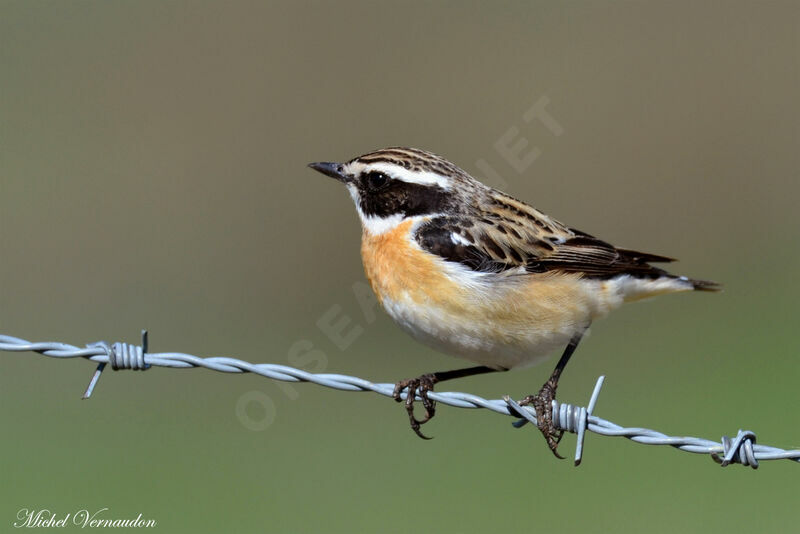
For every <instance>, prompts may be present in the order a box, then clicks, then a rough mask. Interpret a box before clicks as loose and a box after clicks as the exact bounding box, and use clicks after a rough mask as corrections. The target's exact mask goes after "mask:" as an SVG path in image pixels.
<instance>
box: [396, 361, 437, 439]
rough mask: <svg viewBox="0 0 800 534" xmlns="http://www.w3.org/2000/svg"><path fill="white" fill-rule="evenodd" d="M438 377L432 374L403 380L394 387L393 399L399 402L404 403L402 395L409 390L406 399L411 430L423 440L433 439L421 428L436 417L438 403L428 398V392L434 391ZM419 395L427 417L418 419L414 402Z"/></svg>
mask: <svg viewBox="0 0 800 534" xmlns="http://www.w3.org/2000/svg"><path fill="white" fill-rule="evenodd" d="M436 382H437V380H436V377H435V376H434V375H432V374H427V375H422V376H420V377H417V378H409V379H406V380H401V381H399V382H398V383H397V384H395V386H394V391H393V392H392V397H393V398H394V400H396V401H397V402H402V401H403V398H402V397H401V396H400V394H401V393H402V392H403V390H404V389H406V388H407V389H408V392H407V394H406V399H405V405H406V412H408V421H409V423H410V424H411V430H413V431H414V433H415V434H416V435H417V436H419V437H420V438H422V439H432V438H430V437H428V436H426V435H425V434H423V433H422V431H421V430H420V426H421V425H424V424H425V423H427V422H428V421H430V420H431V419H432V418H433V416H434V415H436V401H433V400H431V399H430V398H428V392H429V391H433V386H434V384H436ZM417 395H419V397H420V399H422V407H423V408H425V417H424V418H423V419H421V420H420V419H417V418H416V417H415V416H414V400H415V399H416V397H417Z"/></svg>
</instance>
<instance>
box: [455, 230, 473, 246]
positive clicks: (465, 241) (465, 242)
mask: <svg viewBox="0 0 800 534" xmlns="http://www.w3.org/2000/svg"><path fill="white" fill-rule="evenodd" d="M450 240H451V241H452V242H453V244H454V245H464V246H466V247H470V246H472V243H470V242H469V240H468V239H467V238H465V237H463V236H462V235H460V234H457V233H455V232H452V233H451V234H450Z"/></svg>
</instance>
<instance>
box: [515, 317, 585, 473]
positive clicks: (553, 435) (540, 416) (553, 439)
mask: <svg viewBox="0 0 800 534" xmlns="http://www.w3.org/2000/svg"><path fill="white" fill-rule="evenodd" d="M584 332H585V330H582V331H581V332H580V333H578V334H576V335H575V336H574V337H573V338H572V339H571V340H570V342H569V345H567V348H566V349H564V353H563V354H562V355H561V358H560V359H559V360H558V363H557V364H556V367H555V369H553V373H552V374H551V375H550V378H548V379H547V382H545V383H544V385H542V389H540V390H539V393H537V394H536V395H528V396H527V397H525V398H524V399H522V400H521V401H520V403H519V404H520V406H527V405H533V408H534V410H536V426H537V427H539V430H540V431H541V432H542V435H544V439H545V440H546V441H547V445H548V447H550V450H551V451H553V454H555V455H556V458H560V459H562V460H563V459H564V457H563V456H561V455H560V454H558V444H559V442H560V441H561V437H562V436H563V435H564V431H563V430H557V429H556V427H555V425H553V400H554V399H555V398H556V389H557V388H558V379H559V378H560V377H561V372H562V371H563V370H564V368H565V367H566V366H567V362H569V359H570V357H571V356H572V353H573V352H575V349H576V348H578V343H580V341H581V338H582V337H583V333H584Z"/></svg>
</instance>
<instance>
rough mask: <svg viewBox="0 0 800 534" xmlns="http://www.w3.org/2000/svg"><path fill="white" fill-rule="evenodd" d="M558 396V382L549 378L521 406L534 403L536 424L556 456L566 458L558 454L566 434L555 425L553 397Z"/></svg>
mask: <svg viewBox="0 0 800 534" xmlns="http://www.w3.org/2000/svg"><path fill="white" fill-rule="evenodd" d="M555 398H556V384H554V383H553V381H552V380H548V381H547V382H545V383H544V385H543V386H542V389H540V390H539V393H537V394H536V395H528V396H527V397H525V398H524V399H522V400H521V401H520V403H519V404H520V406H527V405H532V406H533V409H534V410H536V426H538V427H539V430H540V431H541V433H542V435H544V439H545V440H546V441H547V446H548V447H550V450H551V451H553V454H555V455H556V458H560V459H562V460H563V459H564V457H563V456H561V455H560V454H558V444H559V442H560V441H561V438H562V437H563V435H564V431H563V430H558V429H556V427H555V425H553V399H555Z"/></svg>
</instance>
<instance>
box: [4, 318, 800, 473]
mask: <svg viewBox="0 0 800 534" xmlns="http://www.w3.org/2000/svg"><path fill="white" fill-rule="evenodd" d="M0 351H8V352H36V353H39V354H42V355H44V356H48V357H51V358H86V359H88V360H91V361H93V362H96V363H97V364H98V367H97V370H96V371H95V374H94V375H93V376H92V380H91V381H90V383H89V387H88V388H87V390H86V393H85V394H84V397H88V396H90V395H91V394H92V391H93V389H94V387H95V386H96V384H97V381H98V379H99V376H100V374H101V373H102V370H103V368H104V367H105V365H106V364H108V363H111V367H112V368H113V369H115V370H121V369H134V370H144V369H148V368H150V367H151V366H157V367H173V368H181V369H188V368H191V367H204V368H206V369H210V370H212V371H219V372H223V373H254V374H258V375H261V376H264V377H266V378H271V379H273V380H281V381H284V382H310V383H313V384H317V385H319V386H325V387H329V388H333V389H338V390H342V391H372V392H374V393H378V394H379V395H383V396H385V397H390V398H391V397H392V394H393V392H394V384H393V383H377V384H376V383H373V382H370V381H369V380H364V379H363V378H358V377H355V376H347V375H338V374H327V373H320V374H315V373H309V372H307V371H303V370H302V369H296V368H294V367H289V366H287V365H278V364H271V363H262V364H253V363H250V362H246V361H242V360H237V359H235V358H227V357H211V358H199V357H197V356H193V355H191V354H182V353H177V352H162V353H151V352H149V351H148V349H147V332H146V331H143V332H142V345H141V346H135V345H128V344H126V343H114V344H111V345H109V344H108V343H104V342H98V343H92V344H90V345H87V346H86V347H85V348H80V347H76V346H74V345H68V344H66V343H57V342H46V343H32V342H30V341H26V340H24V339H20V338H16V337H12V336H6V335H2V334H0ZM602 384H603V377H602V376H601V377H600V378H599V379H598V381H597V384H596V385H595V389H594V392H593V393H592V397H591V400H590V401H589V405H588V407H587V408H576V407H574V406H572V405H570V404H565V403H554V409H553V412H554V416H555V415H556V414H557V417H555V419H556V424H557V425H559V428H562V429H564V430H569V431H571V432H577V433H578V445H577V447H576V452H575V462H576V465H577V464H579V463H580V461H581V454H582V452H583V437H584V435H585V432H586V431H587V430H588V431H589V432H593V433H595V434H599V435H601V436H617V437H624V438H627V439H629V440H631V441H633V442H635V443H643V444H646V445H669V446H671V447H674V448H676V449H678V450H682V451H685V452H692V453H696V454H705V455H709V456H710V457H711V458H712V459H714V460H715V461H716V462H718V463H719V464H720V465H722V466H723V467H725V466H727V465H730V464H731V463H738V464H742V465H746V466H747V465H749V466H750V467H752V468H753V469H755V468H757V467H758V465H759V462H760V461H764V460H781V459H783V460H791V461H794V462H800V450H784V449H780V448H777V447H769V446H766V445H760V444H757V443H756V435H755V434H754V433H753V432H751V431H749V430H740V431H739V433H738V435H737V436H736V438H734V439H730V438H728V437H724V438H722V441H721V442H718V441H711V440H707V439H702V438H693V437H686V436H681V437H673V436H668V435H666V434H662V433H661V432H657V431H655V430H650V429H647V428H637V427H633V428H626V427H622V426H620V425H617V424H615V423H612V422H611V421H606V420H605V419H601V418H599V417H597V416H596V415H593V413H592V412H593V411H594V407H595V405H596V403H597V396H598V395H599V394H600V388H601V387H602ZM428 397H429V398H430V399H431V400H433V401H436V402H440V403H442V404H446V405H448V406H454V407H456V408H484V409H486V410H490V411H493V412H495V413H499V414H502V415H506V416H509V415H511V416H516V417H519V416H522V417H523V418H524V419H526V420H527V421H530V422H533V423H534V424H535V423H536V417H535V412H534V411H533V410H532V409H531V408H529V407H524V408H523V407H518V408H517V407H515V403H514V402H513V401H511V399H510V397H508V396H506V400H504V399H493V400H492V399H484V398H481V397H478V396H477V395H472V394H469V393H458V392H454V391H446V392H433V391H431V392H430V393H428ZM509 401H510V402H509ZM516 406H519V405H518V404H517V405H516ZM531 417H532V418H533V419H532V420H531ZM523 424H524V423H523ZM515 426H522V424H519V425H515Z"/></svg>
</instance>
